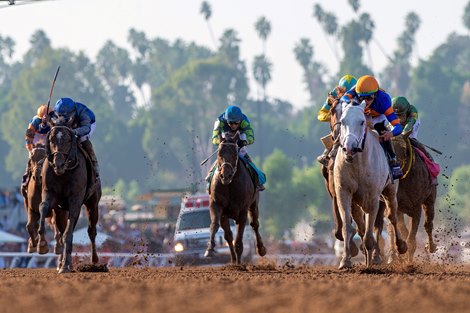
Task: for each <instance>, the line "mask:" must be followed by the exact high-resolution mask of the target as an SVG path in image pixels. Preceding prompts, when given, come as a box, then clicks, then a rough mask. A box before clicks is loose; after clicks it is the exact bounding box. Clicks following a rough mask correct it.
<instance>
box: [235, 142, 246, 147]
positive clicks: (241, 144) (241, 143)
mask: <svg viewBox="0 0 470 313" xmlns="http://www.w3.org/2000/svg"><path fill="white" fill-rule="evenodd" d="M237 144H238V146H239V147H240V148H243V147H244V146H246V145H247V142H246V140H238V142H237Z"/></svg>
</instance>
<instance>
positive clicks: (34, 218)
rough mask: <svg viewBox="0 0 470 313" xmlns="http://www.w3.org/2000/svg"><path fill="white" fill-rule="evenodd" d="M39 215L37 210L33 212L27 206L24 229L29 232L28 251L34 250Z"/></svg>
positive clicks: (32, 251)
mask: <svg viewBox="0 0 470 313" xmlns="http://www.w3.org/2000/svg"><path fill="white" fill-rule="evenodd" d="M40 217H41V216H40V215H39V212H34V211H33V209H32V208H28V222H27V224H26V230H27V231H28V233H29V239H28V250H27V251H28V253H34V252H36V246H37V240H38V227H39V226H38V221H39V218H40Z"/></svg>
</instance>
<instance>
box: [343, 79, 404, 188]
mask: <svg viewBox="0 0 470 313" xmlns="http://www.w3.org/2000/svg"><path fill="white" fill-rule="evenodd" d="M341 101H343V102H346V103H350V102H351V101H355V102H362V101H364V102H365V104H366V108H365V110H364V113H365V114H366V115H368V116H370V117H371V118H372V124H373V126H374V128H375V129H376V130H377V131H378V132H379V135H380V138H381V139H382V142H383V146H384V148H385V149H386V150H387V152H388V156H389V157H390V166H391V170H392V175H393V179H397V178H400V177H402V176H403V173H402V172H401V169H400V166H399V164H398V161H397V158H396V155H395V152H394V151H393V146H392V143H391V141H390V140H391V138H392V137H394V136H398V135H400V134H401V132H402V131H403V127H402V125H401V124H400V119H399V118H398V117H397V115H396V114H395V112H394V111H393V108H392V100H391V99H390V96H389V94H388V93H386V92H385V91H384V90H383V89H380V88H379V83H378V82H377V80H376V79H375V77H373V76H370V75H365V76H362V77H360V78H359V79H358V81H357V84H356V86H355V87H354V88H352V89H351V90H349V91H348V92H346V94H345V95H344V96H343V97H342V98H341ZM385 120H387V121H388V122H389V123H390V125H391V130H389V129H388V128H385V127H383V128H379V127H380V126H379V125H381V124H380V123H381V122H383V121H385ZM382 125H383V124H382Z"/></svg>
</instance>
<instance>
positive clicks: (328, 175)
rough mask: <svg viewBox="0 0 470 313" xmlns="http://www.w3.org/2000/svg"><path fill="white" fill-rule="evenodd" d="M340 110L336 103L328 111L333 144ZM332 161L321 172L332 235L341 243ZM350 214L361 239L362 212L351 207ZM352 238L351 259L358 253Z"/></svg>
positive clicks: (338, 129) (340, 222) (341, 236)
mask: <svg viewBox="0 0 470 313" xmlns="http://www.w3.org/2000/svg"><path fill="white" fill-rule="evenodd" d="M340 108H341V105H340V103H338V102H336V103H335V104H334V105H333V106H332V107H331V109H330V136H331V139H332V141H333V143H335V142H336V141H337V140H339V132H340V127H339V126H340V123H339V118H340V115H341V109H340ZM334 161H335V158H334V157H332V158H330V159H329V161H328V165H324V164H322V167H321V172H322V175H323V178H324V182H325V188H326V191H327V192H328V194H329V195H330V197H331V210H332V212H333V220H334V223H335V226H336V229H335V232H334V235H335V238H336V239H338V240H340V241H343V240H344V239H343V233H342V228H343V223H342V221H341V214H340V213H339V209H338V202H337V199H336V192H335V186H334V179H333V173H334V171H333V168H334ZM351 213H352V215H353V218H354V221H355V222H356V225H358V231H359V235H360V236H361V237H362V236H363V235H364V222H363V218H362V211H361V210H360V208H359V209H357V208H356V207H353V208H352V212H351ZM353 237H354V235H353V236H351V240H350V242H349V244H350V248H351V257H355V256H356V255H357V254H358V253H359V249H358V248H357V246H356V244H355V243H354V240H353Z"/></svg>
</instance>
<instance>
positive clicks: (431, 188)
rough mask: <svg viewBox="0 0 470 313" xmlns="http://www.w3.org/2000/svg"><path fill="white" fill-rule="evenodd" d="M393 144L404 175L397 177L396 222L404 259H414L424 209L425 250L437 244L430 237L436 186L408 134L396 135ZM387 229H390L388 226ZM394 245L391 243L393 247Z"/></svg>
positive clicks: (393, 253) (431, 248)
mask: <svg viewBox="0 0 470 313" xmlns="http://www.w3.org/2000/svg"><path fill="white" fill-rule="evenodd" d="M393 146H394V148H395V152H396V154H397V157H398V160H399V161H400V162H401V163H402V167H403V173H404V176H403V177H402V178H401V179H400V186H399V188H398V194H397V201H398V214H397V218H398V226H399V229H400V232H401V233H402V234H403V236H404V237H406V243H407V245H408V253H407V261H408V262H412V261H413V255H414V253H415V251H416V233H417V232H418V226H419V223H420V220H421V214H422V212H423V211H424V217H425V219H424V229H425V230H426V233H427V235H428V243H427V244H426V251H428V252H430V253H433V252H435V251H436V244H435V243H434V241H433V238H432V231H433V220H434V205H435V202H436V195H437V187H436V185H434V184H433V183H432V177H431V174H430V173H429V170H428V168H427V166H426V163H425V162H424V160H423V159H422V158H421V157H420V156H419V155H418V153H417V152H416V151H414V149H415V148H414V147H413V146H412V145H411V143H410V141H409V139H408V137H406V136H399V137H395V138H394V139H393ZM404 214H406V215H408V216H409V217H410V229H409V230H408V229H407V228H406V226H405V221H404ZM389 231H390V230H389ZM392 248H393V247H392ZM397 256H398V254H397V253H396V251H395V250H392V251H391V260H390V261H393V260H394V259H397Z"/></svg>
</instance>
